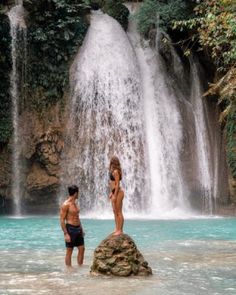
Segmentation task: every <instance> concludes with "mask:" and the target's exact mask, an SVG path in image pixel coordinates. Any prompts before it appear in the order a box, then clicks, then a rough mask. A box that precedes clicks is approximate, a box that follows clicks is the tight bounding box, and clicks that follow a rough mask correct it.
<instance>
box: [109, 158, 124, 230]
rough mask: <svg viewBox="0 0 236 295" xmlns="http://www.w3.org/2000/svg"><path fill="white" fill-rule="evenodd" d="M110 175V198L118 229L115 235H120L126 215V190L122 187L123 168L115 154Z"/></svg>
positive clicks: (111, 162)
mask: <svg viewBox="0 0 236 295" xmlns="http://www.w3.org/2000/svg"><path fill="white" fill-rule="evenodd" d="M109 177H110V188H111V193H110V196H109V198H110V199H111V204H112V208H113V212H114V217H115V225H116V229H115V231H114V233H113V235H116V236H118V235H120V234H122V233H123V224H124V217H123V213H122V202H123V198H124V191H123V190H122V189H121V188H120V181H121V179H122V170H121V166H120V161H119V159H118V158H117V157H116V156H113V157H112V158H111V161H110V167H109Z"/></svg>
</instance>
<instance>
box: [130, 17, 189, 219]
mask: <svg viewBox="0 0 236 295" xmlns="http://www.w3.org/2000/svg"><path fill="white" fill-rule="evenodd" d="M128 35H129V37H130V41H131V43H132V45H133V47H134V49H135V52H136V55H137V58H138V62H139V66H140V72H141V82H142V89H143V110H144V117H145V130H146V132H145V134H146V143H147V146H146V148H147V154H148V157H149V159H148V164H149V165H148V166H149V173H148V174H149V176H150V196H151V206H150V210H149V214H150V215H152V216H159V217H160V216H174V215H175V214H177V215H180V214H181V215H186V214H187V212H188V211H189V204H188V199H187V186H186V184H185V181H184V177H183V175H182V171H181V159H180V152H181V147H182V140H183V128H182V124H183V122H182V118H181V115H180V109H179V103H178V97H177V95H176V93H174V92H173V91H171V88H170V87H169V85H168V83H167V82H166V79H165V71H164V69H163V66H162V64H161V57H160V55H159V53H158V50H156V49H152V48H151V47H150V46H149V44H148V42H145V41H142V40H141V37H140V35H139V34H138V32H137V28H136V24H135V21H132V20H131V22H130V24H129V29H128ZM157 37H158V36H157Z"/></svg>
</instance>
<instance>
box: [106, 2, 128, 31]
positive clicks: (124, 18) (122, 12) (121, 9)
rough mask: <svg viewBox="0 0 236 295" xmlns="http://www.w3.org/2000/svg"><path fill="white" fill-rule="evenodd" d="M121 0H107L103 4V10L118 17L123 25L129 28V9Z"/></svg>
mask: <svg viewBox="0 0 236 295" xmlns="http://www.w3.org/2000/svg"><path fill="white" fill-rule="evenodd" d="M122 2H123V1H120V0H106V1H104V5H103V8H102V10H103V12H105V13H107V14H108V15H110V16H111V17H113V18H114V19H116V20H117V21H118V22H119V23H120V24H121V25H122V27H123V28H124V29H125V30H127V27H128V17H129V10H128V8H127V7H125V6H124V5H123V4H122Z"/></svg>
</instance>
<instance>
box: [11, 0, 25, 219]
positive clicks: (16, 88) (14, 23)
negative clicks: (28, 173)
mask: <svg viewBox="0 0 236 295" xmlns="http://www.w3.org/2000/svg"><path fill="white" fill-rule="evenodd" d="M24 14H25V12H24V8H23V6H22V1H17V2H16V6H14V7H13V8H12V9H11V10H10V11H9V13H8V17H9V20H10V28H11V31H10V33H11V57H12V71H11V75H10V83H11V89H10V95H11V101H12V122H13V143H12V197H13V200H14V206H15V214H16V215H20V214H21V162H20V132H19V108H20V98H21V97H22V96H23V95H24V85H23V83H24V78H25V66H26V65H25V62H26V32H27V31H26V24H25V21H24ZM22 43H23V44H22Z"/></svg>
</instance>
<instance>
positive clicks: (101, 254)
mask: <svg viewBox="0 0 236 295" xmlns="http://www.w3.org/2000/svg"><path fill="white" fill-rule="evenodd" d="M91 273H92V274H103V275H114V276H123V277H126V276H130V275H140V276H148V275H151V274H152V269H151V268H150V267H149V266H148V263H147V261H145V260H144V258H143V255H142V254H141V253H140V252H139V250H138V249H137V246H136V245H135V243H134V241H133V240H132V239H131V238H130V237H129V236H128V235H126V234H122V235H119V236H114V235H109V236H108V237H107V238H106V239H105V240H103V241H102V242H101V243H100V245H99V246H98V247H97V248H96V249H95V251H94V259H93V265H92V267H91Z"/></svg>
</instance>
